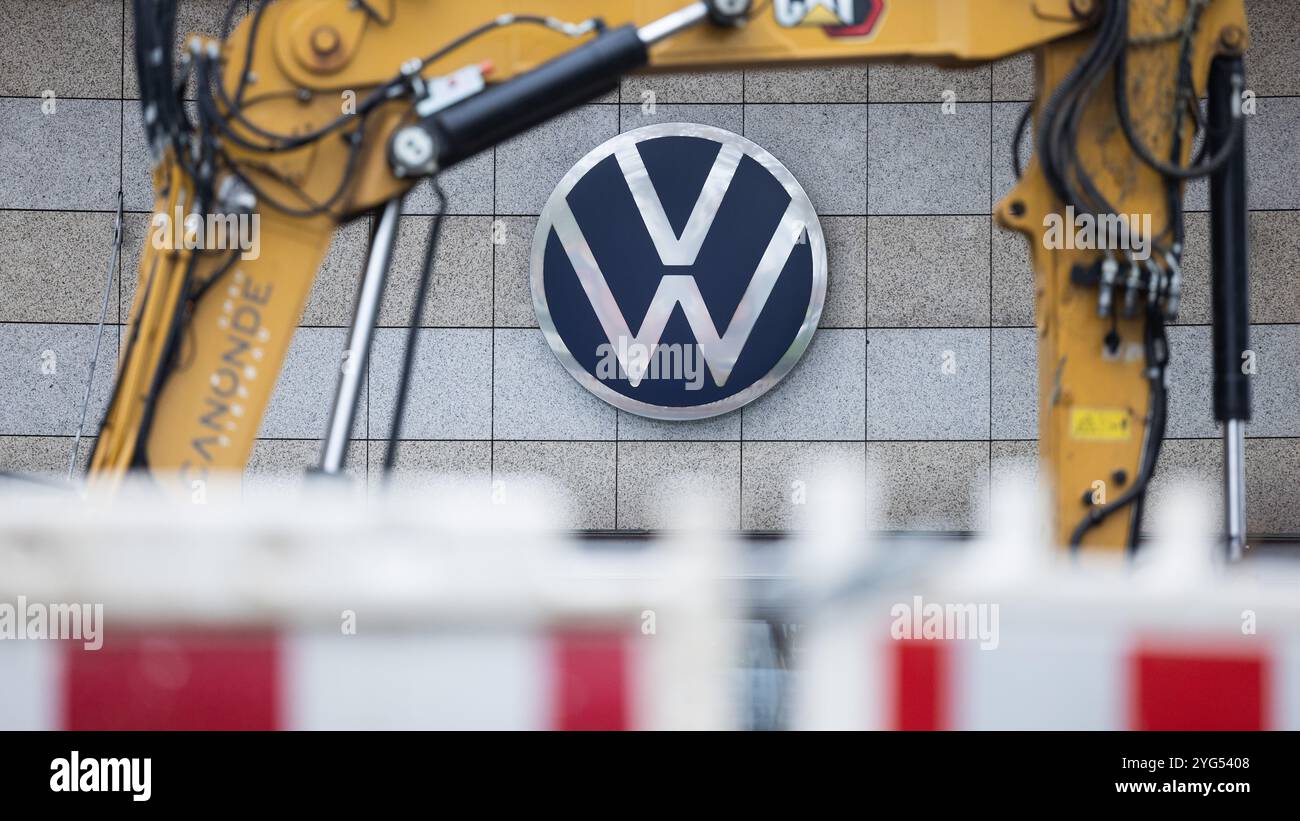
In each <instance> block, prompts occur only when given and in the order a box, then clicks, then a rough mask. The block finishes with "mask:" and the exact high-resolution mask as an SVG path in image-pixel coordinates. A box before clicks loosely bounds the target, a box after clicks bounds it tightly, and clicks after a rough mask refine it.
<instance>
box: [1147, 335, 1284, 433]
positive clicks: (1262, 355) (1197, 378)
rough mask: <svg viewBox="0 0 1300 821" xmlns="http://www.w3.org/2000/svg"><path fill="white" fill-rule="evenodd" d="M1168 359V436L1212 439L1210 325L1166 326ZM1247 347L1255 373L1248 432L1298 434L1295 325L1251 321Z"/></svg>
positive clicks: (1212, 409) (1214, 430) (1213, 428)
mask: <svg viewBox="0 0 1300 821" xmlns="http://www.w3.org/2000/svg"><path fill="white" fill-rule="evenodd" d="M1168 335H1169V351H1170V357H1171V364H1172V366H1173V367H1171V369H1170V374H1171V378H1170V383H1171V384H1170V389H1169V426H1168V427H1169V429H1168V436H1169V437H1171V438H1183V439H1193V438H1212V437H1216V436H1218V435H1219V432H1218V424H1217V423H1216V422H1215V421H1214V406H1213V396H1214V394H1213V384H1214V383H1213V376H1212V374H1213V372H1212V367H1213V365H1212V362H1213V360H1212V354H1211V347H1210V329H1209V328H1207V327H1205V326H1194V327H1176V328H1170V329H1169V332H1168ZM1250 347H1251V350H1253V351H1254V352H1255V354H1256V360H1255V363H1256V368H1257V372H1256V376H1255V377H1254V378H1253V381H1252V383H1251V388H1252V390H1251V403H1252V420H1251V423H1250V425H1249V427H1248V428H1247V433H1248V434H1249V435H1251V436H1296V435H1297V434H1300V374H1298V373H1297V372H1296V370H1295V367H1294V358H1295V351H1297V350H1300V327H1298V326H1295V325H1252V326H1251V329H1250Z"/></svg>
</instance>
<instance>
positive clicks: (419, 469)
mask: <svg viewBox="0 0 1300 821" xmlns="http://www.w3.org/2000/svg"><path fill="white" fill-rule="evenodd" d="M387 453H388V443H387V442H385V441H375V442H371V443H370V467H369V479H368V484H369V487H370V494H371V495H372V496H373V495H375V494H377V493H379V492H381V491H382V489H383V488H385V487H391V488H392V489H394V490H396V491H400V492H403V493H408V492H418V493H419V494H420V496H421V497H422V498H426V499H428V501H429V503H430V504H432V505H437V504H439V503H440V502H442V501H444V500H445V499H446V498H448V497H449V496H450V497H451V498H460V497H459V494H460V493H464V492H466V491H481V492H483V493H485V494H486V493H488V492H489V491H490V489H491V482H492V443H491V442H486V441H484V442H465V441H460V442H435V441H427V440H426V441H403V442H402V443H401V444H400V445H398V447H397V464H396V466H395V467H394V468H393V474H392V476H391V477H388V478H385V476H384V457H385V456H386V455H387Z"/></svg>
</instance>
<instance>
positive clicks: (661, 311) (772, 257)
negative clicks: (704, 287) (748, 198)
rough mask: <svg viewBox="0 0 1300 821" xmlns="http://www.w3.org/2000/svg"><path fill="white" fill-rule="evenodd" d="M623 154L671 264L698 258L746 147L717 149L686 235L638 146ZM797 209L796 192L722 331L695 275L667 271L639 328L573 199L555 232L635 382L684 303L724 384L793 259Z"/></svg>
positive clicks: (560, 210) (800, 226) (799, 226)
mask: <svg viewBox="0 0 1300 821" xmlns="http://www.w3.org/2000/svg"><path fill="white" fill-rule="evenodd" d="M616 157H617V159H618V164H619V168H621V169H622V171H623V179H624V180H626V181H627V187H628V190H629V191H631V193H632V198H633V200H634V201H635V202H636V205H637V209H638V210H639V211H640V212H641V219H642V221H643V222H644V223H645V227H646V231H647V232H648V233H649V234H650V239H651V240H652V241H653V242H654V246H655V250H656V251H657V252H658V253H659V260H660V261H661V262H662V263H663V264H664V265H667V266H680V265H693V264H694V263H695V259H696V257H697V256H698V255H699V253H700V247H701V246H702V245H703V244H704V239H705V237H706V236H708V233H709V228H710V226H712V225H713V219H714V217H716V216H717V214H718V207H719V206H720V205H721V204H722V200H723V198H724V197H725V196H726V193H727V189H728V188H729V187H730V186H731V178H732V176H733V175H734V174H735V173H736V168H737V167H738V166H739V165H740V158H741V153H740V151H739V149H737V148H734V147H733V146H729V145H724V146H723V147H722V150H720V151H719V152H718V156H717V158H716V159H715V160H714V161H713V168H712V169H710V171H709V176H708V179H707V180H706V181H705V183H704V189H703V191H701V193H700V197H699V199H698V200H696V202H695V206H694V208H692V209H691V215H690V217H689V218H688V219H687V221H686V227H685V228H684V229H683V230H682V233H681V236H678V235H677V234H676V233H675V232H674V231H673V230H672V226H671V225H670V224H669V222H668V216H667V214H665V212H664V207H663V203H662V202H661V201H660V200H659V195H658V193H657V192H656V191H655V188H654V184H653V183H651V181H650V175H649V174H648V173H647V172H646V168H645V164H644V163H643V162H642V161H641V154H640V152H638V151H637V149H636V146H628V147H626V148H624V149H621V150H619V151H618V152H616ZM795 210H796V208H795V203H794V200H791V202H790V204H789V205H788V206H787V207H786V210H785V213H784V214H783V215H782V217H781V221H780V223H779V224H778V225H777V227H776V232H775V233H774V234H772V239H771V240H770V241H769V242H768V244H767V249H766V250H765V251H764V252H763V256H762V258H761V259H760V260H759V261H758V267H757V268H756V269H755V270H754V275H753V277H751V278H750V280H749V285H748V287H746V288H745V294H744V296H743V297H741V300H740V304H739V305H737V306H736V312H735V314H734V315H733V316H732V317H731V321H730V322H729V323H727V330H726V333H723V334H719V333H718V329H717V326H715V325H714V324H713V319H712V318H711V317H710V316H709V309H708V307H707V306H706V305H705V303H704V297H703V295H701V294H700V288H699V286H698V285H697V284H696V282H695V277H693V276H689V275H686V274H668V275H665V276H664V277H663V278H662V279H660V280H659V287H658V289H656V290H655V295H654V298H653V299H651V300H650V308H649V310H647V311H646V315H645V319H643V320H642V321H641V327H640V329H639V330H638V331H637V332H636V334H633V333H632V330H631V328H629V327H628V323H627V320H626V319H625V318H624V316H623V311H622V309H620V308H619V307H618V303H617V302H616V301H615V300H614V294H613V293H612V292H611V291H610V289H609V283H608V282H607V281H606V280H605V275H604V274H603V273H602V272H601V270H600V265H599V264H598V263H597V262H596V257H595V255H594V254H593V253H592V251H591V246H590V245H589V244H588V243H587V239H586V237H584V236H583V234H582V229H581V228H579V227H578V221H577V220H576V219H575V218H574V216H573V211H571V210H570V209H569V205H568V203H567V202H564V201H561V202H560V203H558V207H557V208H556V209H555V213H554V217H553V221H554V227H555V233H556V235H557V236H558V237H559V239H560V243H561V244H562V245H563V246H564V252H565V253H566V254H567V255H568V257H569V262H570V263H571V264H572V265H573V270H574V272H575V273H577V275H578V281H579V282H581V283H582V289H583V291H584V292H585V293H586V294H587V299H588V300H590V301H591V307H592V310H594V311H595V312H596V318H597V319H598V320H599V321H600V326H601V329H602V330H604V332H605V336H606V337H607V338H608V339H609V342H610V345H611V346H612V347H613V349H614V350H615V351H616V352H617V354H618V358H619V364H620V365H622V367H623V369H624V371H625V372H626V373H627V378H628V382H629V383H630V384H631V385H632V386H633V387H636V386H637V385H638V384H640V382H641V378H642V377H643V376H644V375H645V371H646V368H647V367H649V363H650V362H651V361H652V360H653V358H654V353H655V348H656V347H657V346H658V344H659V340H660V338H661V337H662V336H663V332H664V326H666V325H667V324H668V318H669V317H670V316H672V313H673V309H674V308H675V307H676V306H677V305H679V304H680V305H681V306H682V313H684V314H685V315H686V321H687V322H688V323H689V324H690V326H691V333H693V334H694V335H695V340H696V342H697V343H698V344H699V347H700V353H701V355H702V356H703V357H704V361H705V363H706V364H708V366H709V372H710V373H711V374H712V375H713V381H714V382H716V383H717V384H718V385H719V386H722V385H724V384H726V382H727V379H728V378H729V377H730V376H731V371H732V369H733V368H735V366H736V360H737V359H738V358H739V357H740V352H741V350H743V349H744V347H745V343H746V342H747V341H748V340H749V335H750V334H751V333H752V332H753V330H754V325H755V323H757V322H758V317H759V315H760V314H761V313H763V307H764V306H765V305H767V300H768V297H769V296H771V294H772V288H773V287H774V286H775V285H776V281H777V279H778V278H779V277H780V276H781V271H783V270H784V269H785V263H786V260H788V259H789V258H790V253H791V251H793V250H794V246H795V245H796V244H798V243H799V242H800V239H801V238H802V236H803V233H804V228H805V226H804V222H803V220H801V219H799V218H798V217H796V216H795ZM638 349H640V350H644V351H646V352H647V353H648V354H649V356H645V357H629V351H632V350H638Z"/></svg>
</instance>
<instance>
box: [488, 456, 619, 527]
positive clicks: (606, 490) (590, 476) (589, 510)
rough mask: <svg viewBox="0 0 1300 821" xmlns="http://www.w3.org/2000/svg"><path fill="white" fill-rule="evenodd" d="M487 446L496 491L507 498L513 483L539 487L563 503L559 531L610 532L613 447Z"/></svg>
mask: <svg viewBox="0 0 1300 821" xmlns="http://www.w3.org/2000/svg"><path fill="white" fill-rule="evenodd" d="M492 447H493V455H492V459H493V462H492V464H493V473H492V479H493V484H494V489H497V490H498V492H499V491H500V490H504V492H505V493H506V494H509V493H510V488H509V485H510V484H511V483H513V482H515V481H523V482H542V483H544V484H545V485H547V486H549V487H550V488H551V489H552V490H553V492H555V493H556V494H557V495H558V496H559V497H560V498H561V499H562V500H563V502H564V504H565V509H564V514H563V516H562V526H564V527H574V528H587V529H591V528H600V529H608V528H613V527H614V493H615V481H616V470H615V462H616V451H615V449H616V447H617V445H615V443H613V442H494V443H493V446H492ZM501 483H504V484H505V486H504V487H502V485H501Z"/></svg>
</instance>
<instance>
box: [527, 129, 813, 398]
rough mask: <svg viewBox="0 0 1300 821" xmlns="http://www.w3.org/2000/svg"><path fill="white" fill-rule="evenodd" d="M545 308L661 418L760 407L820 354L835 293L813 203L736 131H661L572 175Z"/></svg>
mask: <svg viewBox="0 0 1300 821" xmlns="http://www.w3.org/2000/svg"><path fill="white" fill-rule="evenodd" d="M530 279H531V283H532V291H533V306H534V308H535V309H536V311H537V320H538V323H539V324H540V325H541V328H542V331H543V333H545V335H546V340H547V342H548V343H549V344H550V346H551V350H552V351H554V352H555V355H556V356H557V357H558V358H559V360H560V362H562V363H563V364H564V366H565V368H567V369H568V371H569V373H570V374H572V376H573V377H574V378H575V379H577V380H578V381H579V382H581V383H582V384H583V385H584V386H585V387H586V388H587V389H588V390H590V391H591V392H592V393H594V394H596V395H597V396H599V397H600V398H602V399H604V400H605V401H607V402H609V403H610V404H612V405H615V406H616V407H619V408H622V409H624V410H626V411H630V412H632V413H636V414H640V415H642V416H649V417H652V418H656V419H703V418H705V417H709V416H717V415H718V414H721V413H726V412H728V411H732V410H735V409H736V408H739V407H741V406H742V405H744V404H746V403H748V402H752V401H753V400H754V399H757V398H758V397H759V396H762V395H763V394H764V393H765V392H767V391H768V390H770V389H771V388H772V386H774V385H775V384H776V383H777V382H779V381H780V380H781V378H782V377H784V376H785V375H786V374H787V373H789V371H790V369H791V368H793V367H794V365H795V363H796V362H798V361H799V357H800V356H802V355H803V352H804V350H806V349H807V347H808V343H809V342H810V341H811V339H812V335H813V332H814V331H815V330H816V328H817V321H818V319H819V318H820V317H821V312H822V303H823V302H824V301H825V297H826V243H825V239H824V238H823V236H822V230H821V225H820V223H819V222H818V221H817V214H816V213H815V212H814V211H813V207H812V203H811V202H809V200H808V195H807V194H805V193H804V190H803V188H802V187H801V186H800V185H799V183H798V182H797V181H796V180H795V178H794V177H793V176H792V175H791V174H790V172H789V171H788V170H787V169H786V168H785V166H783V165H781V163H780V162H778V161H777V159H776V158H775V157H773V156H772V155H771V154H769V153H767V152H766V151H764V150H763V149H762V148H760V147H759V146H757V145H755V144H754V143H752V142H750V141H749V140H747V139H745V138H744V137H741V136H740V135H738V134H733V133H731V132H730V131H725V130H723V129H720V128H713V127H711V126H705V125H695V124H691V123H667V124H662V125H652V126H646V127H645V128H638V129H636V130H635V131H629V132H627V133H626V134H620V135H619V136H617V137H614V138H613V139H611V140H608V141H607V142H605V143H604V144H602V145H601V146H599V147H598V148H596V149H595V150H593V151H592V152H591V153H589V154H587V156H585V157H583V158H582V159H581V160H579V161H578V163H577V164H576V165H575V166H573V168H572V169H570V170H569V172H568V173H567V174H565V175H564V178H563V179H562V180H560V183H559V185H558V186H556V188H555V191H554V192H553V193H552V194H551V197H550V199H549V200H548V201H547V203H546V207H545V208H543V209H542V214H541V217H540V218H539V220H538V224H537V233H536V235H535V236H534V239H533V249H532V264H531V273H530Z"/></svg>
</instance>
